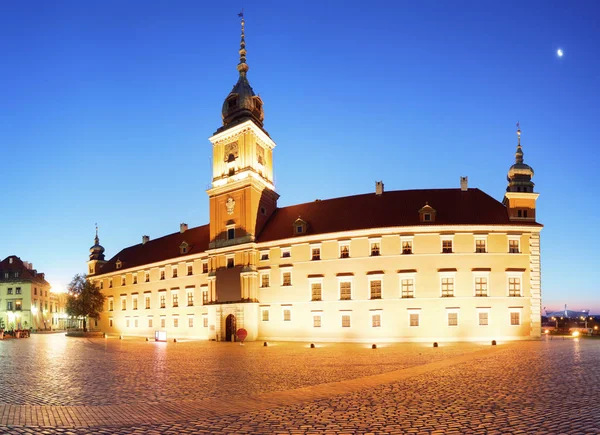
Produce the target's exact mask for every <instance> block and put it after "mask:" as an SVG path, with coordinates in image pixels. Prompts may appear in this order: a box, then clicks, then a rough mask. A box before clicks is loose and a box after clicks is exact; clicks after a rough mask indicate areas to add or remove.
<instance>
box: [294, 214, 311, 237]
mask: <svg viewBox="0 0 600 435" xmlns="http://www.w3.org/2000/svg"><path fill="white" fill-rule="evenodd" d="M307 227H308V224H307V223H306V221H304V220H302V219H300V218H298V219H296V221H295V222H294V235H295V236H299V235H303V234H305V233H306V230H307Z"/></svg>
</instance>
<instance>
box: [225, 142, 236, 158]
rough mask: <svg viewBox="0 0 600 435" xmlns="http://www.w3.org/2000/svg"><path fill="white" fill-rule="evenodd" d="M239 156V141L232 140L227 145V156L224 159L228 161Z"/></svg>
mask: <svg viewBox="0 0 600 435" xmlns="http://www.w3.org/2000/svg"><path fill="white" fill-rule="evenodd" d="M237 158H238V143H237V142H231V143H228V144H227V145H225V156H224V159H223V160H225V161H226V162H231V161H234V160H235V159H237Z"/></svg>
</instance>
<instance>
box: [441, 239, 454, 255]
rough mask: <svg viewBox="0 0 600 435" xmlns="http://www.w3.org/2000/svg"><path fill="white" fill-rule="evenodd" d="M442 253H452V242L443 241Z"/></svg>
mask: <svg viewBox="0 0 600 435" xmlns="http://www.w3.org/2000/svg"><path fill="white" fill-rule="evenodd" d="M442 252H443V253H444V254H451V253H452V240H442Z"/></svg>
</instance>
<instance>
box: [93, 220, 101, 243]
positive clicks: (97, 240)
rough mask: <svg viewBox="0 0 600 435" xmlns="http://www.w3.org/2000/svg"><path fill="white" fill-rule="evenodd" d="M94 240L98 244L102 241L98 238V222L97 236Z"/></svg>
mask: <svg viewBox="0 0 600 435" xmlns="http://www.w3.org/2000/svg"><path fill="white" fill-rule="evenodd" d="M94 242H95V243H96V245H97V244H98V243H99V242H100V239H99V238H98V224H97V223H96V237H94Z"/></svg>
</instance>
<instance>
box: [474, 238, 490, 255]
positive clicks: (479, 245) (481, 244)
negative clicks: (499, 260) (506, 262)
mask: <svg viewBox="0 0 600 435" xmlns="http://www.w3.org/2000/svg"><path fill="white" fill-rule="evenodd" d="M475 252H477V253H479V254H482V253H485V252H487V251H486V246H485V239H477V240H475Z"/></svg>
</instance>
